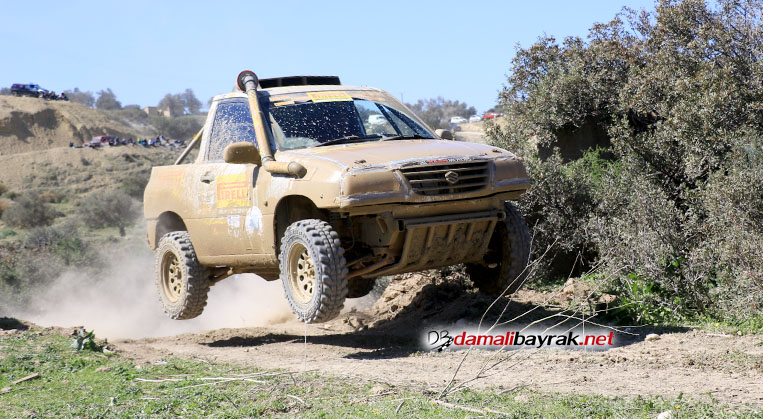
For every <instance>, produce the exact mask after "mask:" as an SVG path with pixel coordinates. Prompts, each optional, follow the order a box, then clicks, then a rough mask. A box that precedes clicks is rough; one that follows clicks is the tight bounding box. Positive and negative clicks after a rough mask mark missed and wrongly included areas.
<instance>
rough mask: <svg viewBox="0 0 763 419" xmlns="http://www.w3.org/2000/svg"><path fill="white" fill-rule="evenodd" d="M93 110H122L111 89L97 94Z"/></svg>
mask: <svg viewBox="0 0 763 419" xmlns="http://www.w3.org/2000/svg"><path fill="white" fill-rule="evenodd" d="M95 108H96V109H102V110H107V111H111V110H115V109H122V104H121V103H119V101H118V100H117V95H115V94H114V92H112V91H111V89H108V88H107V89H106V90H101V91H100V92H98V100H96V101H95Z"/></svg>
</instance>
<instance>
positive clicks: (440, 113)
mask: <svg viewBox="0 0 763 419" xmlns="http://www.w3.org/2000/svg"><path fill="white" fill-rule="evenodd" d="M407 106H408V107H409V108H411V110H413V111H414V112H415V113H416V115H418V116H419V117H420V118H421V119H423V120H424V122H426V123H427V125H429V126H430V127H432V128H434V129H437V128H448V127H449V123H448V122H449V121H450V118H452V117H454V116H461V117H464V118H469V117H470V116H472V115H476V114H477V110H476V109H475V108H474V106H469V105H467V104H466V103H463V102H459V101H457V100H456V101H452V100H447V99H445V98H443V97H442V96H438V97H437V98H436V99H427V100H421V99H419V101H418V102H416V103H415V104H413V105H411V104H407Z"/></svg>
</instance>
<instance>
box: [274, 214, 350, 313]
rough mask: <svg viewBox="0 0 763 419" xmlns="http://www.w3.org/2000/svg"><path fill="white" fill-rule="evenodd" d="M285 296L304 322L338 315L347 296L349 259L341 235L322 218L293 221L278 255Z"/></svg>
mask: <svg viewBox="0 0 763 419" xmlns="http://www.w3.org/2000/svg"><path fill="white" fill-rule="evenodd" d="M278 259H279V262H280V268H281V282H282V283H283V288H284V293H285V294H286V299H287V300H288V301H289V305H290V306H291V310H292V311H293V312H294V314H295V315H296V316H297V318H299V320H301V321H303V322H305V323H322V322H327V321H329V320H331V319H333V318H335V317H336V316H338V315H339V312H340V311H341V310H342V307H344V300H345V298H347V266H346V265H347V262H346V260H345V258H344V249H343V248H342V244H341V242H340V241H339V235H338V234H337V233H336V232H335V231H334V229H333V228H331V226H330V225H329V224H328V223H326V222H324V221H321V220H302V221H297V222H295V223H294V224H292V225H290V226H289V227H288V228H287V229H286V232H285V233H284V236H283V238H282V239H281V254H280V255H279V256H278Z"/></svg>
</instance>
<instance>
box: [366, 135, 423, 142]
mask: <svg viewBox="0 0 763 419" xmlns="http://www.w3.org/2000/svg"><path fill="white" fill-rule="evenodd" d="M433 139H434V138H432V137H422V136H421V135H419V134H413V135H394V136H392V137H382V139H381V140H379V141H395V140H433Z"/></svg>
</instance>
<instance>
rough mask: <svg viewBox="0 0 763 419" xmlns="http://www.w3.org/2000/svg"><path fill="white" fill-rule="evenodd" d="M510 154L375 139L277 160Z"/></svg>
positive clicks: (481, 147) (346, 163)
mask: <svg viewBox="0 0 763 419" xmlns="http://www.w3.org/2000/svg"><path fill="white" fill-rule="evenodd" d="M507 154H508V155H511V153H509V152H508V151H506V150H503V149H500V148H497V147H493V146H488V145H485V144H476V143H466V142H461V141H449V140H393V141H372V142H365V143H356V144H344V145H335V146H326V147H312V148H304V149H299V150H291V151H284V152H279V153H278V156H277V157H278V160H284V161H286V160H291V159H294V160H298V161H306V160H308V161H309V160H321V161H324V162H332V163H334V164H337V165H339V166H340V167H343V168H351V167H354V166H369V165H379V164H384V163H398V164H399V163H401V162H403V161H408V160H414V161H415V160H426V159H428V158H442V157H477V156H485V157H498V156H501V155H502V156H504V157H506V155H507ZM511 156H512V157H513V155H511Z"/></svg>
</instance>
